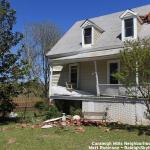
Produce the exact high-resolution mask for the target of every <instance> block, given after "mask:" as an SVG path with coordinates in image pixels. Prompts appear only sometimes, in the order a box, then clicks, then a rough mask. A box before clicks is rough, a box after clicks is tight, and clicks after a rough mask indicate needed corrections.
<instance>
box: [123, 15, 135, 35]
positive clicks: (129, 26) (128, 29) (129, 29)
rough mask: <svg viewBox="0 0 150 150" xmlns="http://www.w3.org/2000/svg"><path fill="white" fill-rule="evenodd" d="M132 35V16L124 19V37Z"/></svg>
mask: <svg viewBox="0 0 150 150" xmlns="http://www.w3.org/2000/svg"><path fill="white" fill-rule="evenodd" d="M133 36H134V27H133V18H130V19H125V37H133Z"/></svg>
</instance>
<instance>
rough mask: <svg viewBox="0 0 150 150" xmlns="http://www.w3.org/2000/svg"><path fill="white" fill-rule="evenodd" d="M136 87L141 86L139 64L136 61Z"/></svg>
mask: <svg viewBox="0 0 150 150" xmlns="http://www.w3.org/2000/svg"><path fill="white" fill-rule="evenodd" d="M136 86H139V73H138V62H137V61H136Z"/></svg>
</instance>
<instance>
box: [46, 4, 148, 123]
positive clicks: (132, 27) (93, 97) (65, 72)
mask: <svg viewBox="0 0 150 150" xmlns="http://www.w3.org/2000/svg"><path fill="white" fill-rule="evenodd" d="M145 37H150V5H145V6H142V7H138V8H133V9H128V10H125V11H121V12H116V13H112V14H108V15H105V16H100V17H95V18H90V19H87V20H81V21H77V22H76V23H75V24H74V25H73V26H72V27H71V28H70V29H69V30H68V31H67V32H66V33H65V34H64V36H63V37H62V38H61V39H60V40H59V41H58V42H57V43H56V45H55V46H54V47H53V48H52V49H51V50H50V51H49V52H48V53H47V57H48V58H49V63H50V85H49V87H50V88H49V96H50V100H56V101H59V102H61V101H63V100H65V101H66V104H67V103H70V101H76V102H77V103H79V105H80V107H81V108H82V111H83V112H105V111H107V119H108V121H111V122H116V121H119V122H122V123H127V124H148V123H149V121H148V120H147V118H146V116H145V113H146V107H145V105H144V104H143V102H142V101H136V100H133V99H127V98H126V96H125V94H124V90H123V87H122V85H121V84H120V83H119V81H118V80H117V79H115V78H114V76H113V75H112V74H114V73H116V72H118V71H119V70H120V69H121V65H120V62H119V59H118V56H119V53H120V50H122V49H123V48H124V41H125V40H136V39H137V38H145ZM95 117H96V116H95ZM93 118H94V116H93Z"/></svg>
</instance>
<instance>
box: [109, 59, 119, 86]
mask: <svg viewBox="0 0 150 150" xmlns="http://www.w3.org/2000/svg"><path fill="white" fill-rule="evenodd" d="M111 63H117V64H118V72H120V60H109V61H107V84H110V64H111ZM118 84H120V82H119V80H118Z"/></svg>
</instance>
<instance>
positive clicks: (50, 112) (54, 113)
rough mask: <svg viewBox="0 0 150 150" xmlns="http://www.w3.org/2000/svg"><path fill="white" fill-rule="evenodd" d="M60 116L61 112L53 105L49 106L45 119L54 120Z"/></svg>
mask: <svg viewBox="0 0 150 150" xmlns="http://www.w3.org/2000/svg"><path fill="white" fill-rule="evenodd" d="M60 116H61V112H59V110H58V108H57V107H56V106H54V105H52V106H50V107H49V109H48V111H47V114H46V119H51V118H56V117H60Z"/></svg>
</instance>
